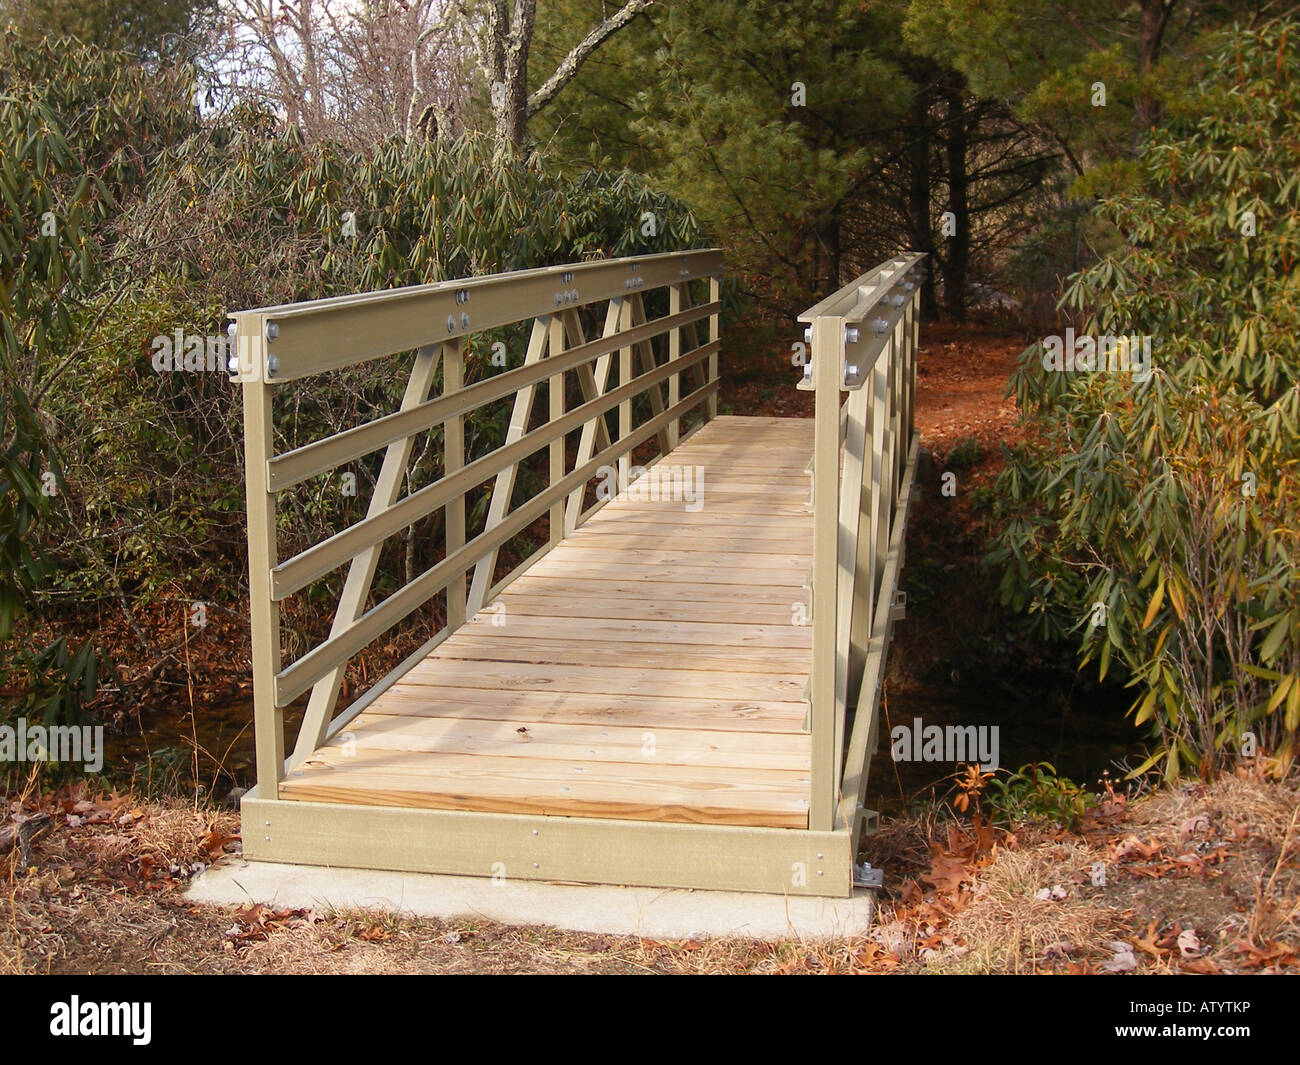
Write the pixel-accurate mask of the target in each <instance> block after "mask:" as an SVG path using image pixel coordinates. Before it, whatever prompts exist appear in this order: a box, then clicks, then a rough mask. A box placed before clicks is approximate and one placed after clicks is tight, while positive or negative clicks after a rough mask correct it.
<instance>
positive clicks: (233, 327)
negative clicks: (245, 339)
mask: <svg viewBox="0 0 1300 1065" xmlns="http://www.w3.org/2000/svg"><path fill="white" fill-rule="evenodd" d="M238 332H239V323H238V322H231V323H230V324H229V325H228V326H226V336H228V337H233V336H235V335H236V334H237V333H238Z"/></svg>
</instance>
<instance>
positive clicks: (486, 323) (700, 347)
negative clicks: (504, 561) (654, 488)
mask: <svg viewBox="0 0 1300 1065" xmlns="http://www.w3.org/2000/svg"><path fill="white" fill-rule="evenodd" d="M721 270H722V258H721V254H720V253H719V252H718V251H717V250H714V249H710V250H703V251H687V252H671V253H666V254H661V255H645V256H635V257H630V258H625V259H611V260H602V261H597V262H586V263H573V264H569V265H565V266H555V267H544V268H539V269H534V270H522V271H516V272H514V273H506V274H496V275H490V276H487V277H477V278H469V279H465V280H458V281H446V282H439V283H437V284H432V285H416V286H411V287H408V288H403V289H395V290H391V291H387V292H376V293H364V294H357V295H349V296H342V297H338V298H334V299H325V300H312V301H308V302H304V303H295V304H285V305H279V306H275V307H262V308H258V309H255V310H248V311H241V312H238V313H236V314H232V315H231V317H232V318H233V320H234V326H233V327H232V333H233V335H234V336H236V338H237V346H236V350H237V352H238V363H237V371H238V373H237V377H236V380H237V381H238V382H239V383H240V384H241V387H242V392H243V403H244V459H245V482H246V483H245V489H246V494H247V500H248V559H249V599H250V614H251V620H252V647H253V717H254V730H255V744H256V769H257V778H258V789H259V793H260V794H261V795H262V797H264V798H275V797H276V793H277V790H278V784H279V781H280V780H282V779H283V778H284V774H285V772H286V771H287V770H288V769H289V768H290V767H291V766H292V765H293V764H296V763H297V762H298V761H300V760H302V759H303V758H306V757H308V756H309V755H311V754H312V753H313V752H314V751H315V750H316V749H317V748H318V747H319V746H320V745H321V744H322V743H323V742H325V740H326V738H327V736H329V735H333V734H337V732H338V731H339V730H340V729H341V728H342V727H343V726H344V725H345V724H346V723H347V721H349V720H351V719H352V718H353V717H355V715H356V714H358V713H360V712H361V710H362V709H364V708H365V706H366V705H368V704H369V701H370V700H371V699H373V698H374V697H376V696H377V694H378V693H379V692H382V691H383V690H385V689H386V688H387V687H389V686H390V685H391V684H392V683H393V682H394V681H395V680H396V679H397V678H398V677H399V676H400V675H401V674H402V673H404V672H406V671H407V670H409V669H410V668H411V667H413V666H414V665H415V664H416V663H417V662H419V661H420V660H421V659H422V658H423V657H424V655H425V654H427V653H428V651H430V650H432V648H433V647H435V646H437V644H438V643H440V642H441V641H442V640H444V639H446V638H447V636H449V635H451V633H453V632H454V631H456V629H457V628H459V627H460V626H461V625H462V624H464V622H465V620H466V618H467V617H468V616H472V615H473V614H474V613H476V612H477V611H478V610H481V609H482V608H483V606H485V605H486V603H487V602H489V601H490V600H491V598H492V597H493V596H494V595H496V594H497V593H498V592H499V591H500V589H501V588H503V587H504V586H505V585H506V584H507V583H508V582H509V581H510V580H511V579H513V577H514V576H516V575H517V574H519V573H520V572H522V571H523V570H524V569H526V568H527V567H528V566H530V565H531V564H532V563H533V562H535V561H536V560H537V558H538V557H540V556H541V555H542V554H544V553H545V550H546V549H549V547H551V546H554V544H556V543H558V542H559V541H560V540H561V539H562V538H563V537H564V536H566V535H568V534H569V533H571V532H572V531H573V530H574V529H575V528H577V527H578V526H580V525H581V524H583V522H585V521H586V520H587V518H589V517H590V515H591V514H592V513H594V512H595V511H596V510H597V509H599V507H600V506H602V505H603V500H601V501H598V502H596V503H595V504H594V505H592V506H591V507H588V508H586V509H585V510H584V509H583V503H584V497H585V493H586V491H587V488H588V485H589V482H590V481H591V479H592V478H593V477H595V476H597V475H598V472H599V470H600V469H601V468H602V467H605V466H609V465H612V464H615V463H617V464H619V466H620V467H621V470H620V472H621V473H623V474H624V475H626V467H627V465H628V463H629V456H630V454H631V452H632V450H633V449H634V448H637V447H640V446H641V445H643V444H645V443H647V442H648V441H650V440H653V439H656V438H657V439H658V441H659V449H660V457H662V456H663V455H664V454H666V453H667V452H668V451H670V450H671V449H672V448H673V447H675V446H676V445H677V443H678V442H679V441H680V440H681V439H682V438H683V434H682V426H683V418H684V417H685V416H686V415H688V414H690V413H691V412H693V411H696V410H697V409H699V410H700V413H701V415H702V418H703V420H704V421H707V420H709V419H711V418H713V417H716V415H717V397H718V386H719V381H718V352H719V348H720V339H719V316H720V313H721V301H720V277H721ZM693 282H697V283H704V282H707V285H708V297H707V299H706V300H702V301H698V302H697V301H694V300H693V298H692V291H691V286H692V283H693ZM659 288H666V289H667V290H668V313H667V314H666V315H664V316H662V317H658V318H655V319H651V320H647V318H646V308H645V301H644V293H645V292H646V291H647V290H654V289H659ZM595 304H605V305H606V306H605V312H606V313H605V319H604V321H605V326H604V332H603V333H602V335H601V336H599V337H595V338H593V339H590V340H589V339H587V337H586V336H585V335H584V333H583V326H582V320H581V318H580V317H579V315H578V311H579V310H580V309H582V308H587V307H592V306H593V305H595ZM529 320H531V321H532V330H531V337H530V339H529V342H528V349H527V352H526V355H525V359H524V364H523V365H522V366H519V367H516V368H514V369H509V370H503V371H502V372H500V373H497V374H494V375H492V376H489V377H485V378H483V379H482V380H479V381H475V382H472V383H470V384H466V383H465V382H464V371H465V338H466V337H467V336H469V335H471V334H473V333H478V332H482V331H486V330H491V329H498V328H501V327H504V326H509V325H514V324H517V323H521V322H527V321H529ZM705 321H707V323H708V336H707V339H706V340H704V341H703V342H701V340H700V338H699V336H698V334H697V333H696V326H697V325H698V324H699V323H702V322H705ZM684 334H685V335H686V337H687V339H688V340H689V344H686V345H684V344H683V335H684ZM659 338H666V343H663V344H661V345H660V350H659V351H656V350H655V345H654V341H656V340H658V339H659ZM411 350H416V358H415V362H414V366H413V368H412V370H411V374H410V379H409V380H408V382H407V386H406V391H405V395H404V396H403V399H402V402H401V405H400V407H399V409H398V410H396V411H394V412H391V413H386V414H382V415H379V416H378V417H375V418H372V419H371V420H369V421H366V422H364V423H362V424H361V425H356V426H352V427H350V428H347V429H345V430H343V431H341V432H338V433H335V434H333V435H331V436H329V437H326V438H324V439H321V440H316V441H312V442H311V443H308V444H304V445H302V446H299V447H294V448H292V449H290V450H287V451H284V452H283V453H281V454H276V453H275V448H274V439H275V434H274V424H275V416H276V411H275V399H276V396H277V394H278V393H279V392H280V391H281V386H283V385H284V384H286V383H288V382H302V381H305V380H306V379H307V378H310V377H312V376H313V375H316V374H319V373H323V372H325V371H329V370H336V369H341V368H344V367H348V366H355V365H358V364H360V363H362V362H365V361H367V360H370V359H377V358H382V357H384V356H388V355H393V354H395V353H401V352H406V351H411ZM615 355H617V358H615ZM439 364H441V365H442V367H443V389H442V394H441V395H439V396H437V397H436V398H430V397H429V392H430V391H431V389H432V386H433V384H434V381H435V378H436V371H437V368H438V366H439ZM692 370H693V371H694V375H693V376H694V378H695V381H694V384H693V385H689V386H688V388H686V389H683V388H682V382H683V375H684V374H686V373H687V372H688V371H692ZM570 374H572V375H574V378H576V383H577V385H578V390H579V391H580V393H581V402H580V403H578V404H576V405H575V406H573V407H572V408H571V409H566V390H565V384H566V381H569V380H573V379H574V378H569V376H568V375H570ZM543 384H544V385H545V386H546V391H547V396H548V404H547V410H546V411H545V414H546V417H545V419H544V420H542V421H541V423H540V424H537V425H532V422H533V420H534V409H533V408H534V393H535V391H536V389H537V387H538V386H540V385H543ZM300 387H302V386H300ZM665 388H666V390H667V395H666V396H665V393H664V389H665ZM511 396H513V397H514V409H513V413H512V416H511V419H510V425H509V429H508V431H507V432H506V434H505V439H504V440H503V441H502V442H501V444H500V445H498V446H497V447H495V448H494V449H493V450H491V451H489V452H488V453H487V454H485V455H481V456H478V457H477V458H474V459H473V460H472V461H468V462H467V461H466V455H465V442H464V426H465V418H466V416H467V415H468V414H470V413H472V412H473V411H474V410H477V409H479V408H481V407H483V406H484V405H485V404H488V403H492V402H494V401H497V400H501V399H506V398H509V397H511ZM642 397H648V399H649V415H648V417H642V419H641V423H640V424H634V423H635V421H636V411H635V409H634V407H633V401H634V400H641V399H642ZM614 411H617V412H618V418H617V421H618V427H617V430H614V429H613V428H612V427H611V426H610V425H609V424H608V418H607V416H608V415H609V414H611V413H612V412H614ZM701 424H702V423H701ZM439 426H441V427H442V428H443V431H444V434H445V454H444V462H443V467H442V475H441V476H440V477H439V478H438V479H437V480H435V481H434V482H433V483H431V484H428V485H425V486H423V487H421V488H419V489H417V490H415V491H412V492H410V494H408V495H405V496H403V495H402V494H401V491H402V486H403V484H404V482H405V478H406V473H407V468H408V466H409V463H410V460H411V456H412V452H413V445H414V439H415V437H416V436H417V435H418V434H419V433H422V432H425V431H427V430H431V429H435V428H437V427H439ZM697 428H698V426H697ZM579 430H581V439H580V442H579V444H578V451H577V455H576V457H575V458H574V459H573V460H572V463H571V468H570V461H569V458H568V456H567V454H566V451H565V438H566V436H567V435H568V434H569V433H573V432H577V431H579ZM380 449H383V451H384V455H383V460H382V463H381V465H380V469H379V473H378V476H377V477H376V480H375V487H374V491H373V493H372V495H371V499H370V502H369V506H368V508H367V512H366V515H365V516H364V517H363V518H361V519H359V520H357V521H355V522H354V523H352V524H351V525H349V526H348V527H347V528H345V529H342V530H341V531H339V532H337V533H335V534H334V535H332V536H329V537H327V538H326V539H324V540H322V541H320V542H318V543H314V544H311V545H309V546H308V547H306V548H305V549H304V550H302V551H300V552H299V553H298V554H296V555H294V556H293V557H291V558H287V559H284V560H280V559H278V545H277V540H276V528H277V496H279V495H280V494H281V493H283V492H285V491H287V490H289V489H290V488H292V487H294V486H295V485H299V484H301V483H303V482H304V481H306V480H308V479H309V478H311V477H314V476H317V475H320V474H323V473H328V472H329V471H330V470H333V469H336V468H338V467H339V466H342V465H344V464H346V463H349V462H352V461H354V460H356V459H358V458H361V457H363V456H365V455H368V454H373V453H375V452H377V451H379V450H380ZM543 450H545V451H547V452H548V454H549V464H548V470H547V477H546V483H545V487H544V488H543V489H541V490H540V491H537V492H535V493H534V494H533V495H532V496H531V497H530V498H529V499H528V500H526V501H524V502H523V503H521V504H520V505H518V506H515V507H514V508H513V509H512V508H511V503H512V496H513V494H514V488H515V482H516V473H517V471H518V468H519V464H520V463H521V462H523V461H525V460H526V459H528V458H529V457H530V456H532V455H534V454H537V453H539V452H541V451H543ZM488 481H492V482H493V488H492V495H491V499H490V504H489V507H488V512H487V517H486V519H485V522H484V526H483V528H482V529H481V531H479V532H478V533H477V535H475V536H473V537H472V538H469V539H467V537H466V532H467V530H466V494H467V493H468V492H470V491H471V490H473V489H474V488H475V487H477V486H478V485H481V484H484V483H485V482H488ZM438 510H442V511H443V512H444V514H445V517H446V521H445V526H446V543H445V551H444V552H443V555H442V557H441V558H440V559H439V560H438V561H436V562H435V563H434V564H433V565H431V566H429V567H428V568H426V569H425V570H424V571H423V572H421V573H418V574H415V575H414V576H413V578H412V579H411V580H409V581H407V582H406V583H404V584H402V585H401V586H400V587H399V588H398V589H397V590H395V591H393V592H392V593H390V594H389V595H388V596H387V597H386V598H384V599H382V600H380V601H379V602H377V603H374V604H373V605H370V604H369V599H370V593H371V588H372V585H373V582H374V579H375V576H376V571H377V568H378V562H379V552H380V550H381V548H382V547H383V545H384V543H385V542H387V541H388V540H389V539H390V538H391V537H393V536H394V535H396V534H398V533H401V532H402V531H403V530H405V529H407V528H409V527H410V526H411V525H412V524H414V523H415V522H417V521H419V520H420V519H421V518H424V517H426V516H428V515H430V514H432V513H435V512H436V511H438ZM548 515H549V518H550V536H549V542H548V544H547V547H546V548H544V549H543V550H542V551H538V552H536V553H534V554H533V555H532V556H530V557H529V558H528V559H526V560H525V561H523V562H521V563H519V564H518V565H516V566H515V567H514V568H513V569H512V570H511V571H510V572H509V573H508V574H507V575H506V576H505V577H502V578H501V579H499V580H496V581H495V582H494V570H495V569H496V559H497V553H498V551H499V549H500V548H501V547H503V546H504V545H505V544H507V543H508V542H509V541H510V539H511V538H513V537H515V536H518V535H519V534H520V533H521V532H523V531H525V530H526V529H527V528H528V527H529V526H531V525H532V524H533V523H534V522H536V521H537V520H538V519H540V518H542V517H545V516H548ZM345 565H346V566H347V575H346V578H345V580H344V582H343V587H342V591H341V594H340V597H339V602H338V606H337V609H336V610H335V614H334V619H333V623H332V627H331V630H330V634H329V636H328V638H326V639H325V640H323V641H322V642H320V643H318V644H316V645H315V646H313V647H310V648H308V649H306V650H305V651H304V652H303V653H302V654H300V655H299V657H298V658H297V659H296V660H295V661H293V662H292V663H290V664H288V665H285V664H284V662H283V649H282V643H281V631H280V609H281V607H280V604H281V603H282V602H283V601H285V600H286V599H287V598H289V597H290V596H292V595H294V594H295V593H298V592H301V591H302V590H303V589H304V588H307V587H309V586H310V585H311V584H313V583H314V582H315V581H317V580H319V579H320V578H321V577H322V576H324V575H326V574H328V573H330V572H332V571H334V570H337V569H339V568H340V567H343V566H345ZM471 574H472V578H470V575H471ZM467 579H468V584H467ZM444 591H445V592H446V596H447V623H446V625H444V626H443V627H442V628H441V629H440V630H439V631H438V632H437V633H435V634H434V635H433V636H432V638H431V639H429V640H428V641H427V642H426V643H425V644H424V646H423V647H421V648H420V649H419V650H418V651H417V652H416V653H415V654H412V655H410V656H408V657H407V658H406V659H405V660H404V661H403V662H402V663H401V664H400V665H399V666H397V668H396V669H394V670H392V671H390V672H389V673H388V674H387V675H386V676H384V677H383V678H381V679H380V680H379V681H378V682H377V683H376V684H374V685H372V686H371V688H370V690H369V691H368V692H367V693H366V694H365V695H363V696H362V697H361V698H359V699H357V700H355V701H354V702H353V703H352V704H351V705H350V706H348V707H346V708H345V709H343V710H342V711H339V712H336V711H337V704H338V701H339V695H340V689H341V685H342V681H343V678H344V673H345V670H346V669H347V666H348V663H349V662H350V661H351V659H352V658H353V656H355V655H356V654H357V653H358V652H359V651H361V650H362V649H364V648H365V647H366V646H367V645H368V644H370V643H372V642H373V641H374V640H375V639H377V638H378V637H380V636H381V635H383V634H384V633H385V632H387V631H389V630H390V629H391V628H392V627H393V626H394V625H397V624H399V623H400V622H401V621H402V620H403V619H404V618H406V617H409V616H410V614H411V613H412V612H413V611H415V610H416V609H418V608H419V607H420V606H422V605H423V604H425V603H427V602H428V601H429V600H430V599H432V598H433V597H434V596H436V595H439V594H441V593H443V592H444ZM308 690H310V692H311V695H310V698H309V699H308V703H307V709H306V713H305V715H304V719H303V722H302V725H301V727H300V729H299V732H298V736H297V739H296V743H295V746H294V749H293V753H292V755H291V756H290V758H289V759H288V760H286V758H285V735H284V720H283V709H284V707H286V706H288V705H289V704H290V703H291V702H293V700H294V699H296V698H297V697H298V696H299V695H301V694H303V693H304V692H306V691H308Z"/></svg>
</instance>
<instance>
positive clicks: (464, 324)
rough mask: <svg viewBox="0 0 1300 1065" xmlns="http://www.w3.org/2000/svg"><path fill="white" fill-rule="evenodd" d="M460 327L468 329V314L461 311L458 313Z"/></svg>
mask: <svg viewBox="0 0 1300 1065" xmlns="http://www.w3.org/2000/svg"><path fill="white" fill-rule="evenodd" d="M460 327H461V328H462V329H468V328H469V312H468V311H461V312H460Z"/></svg>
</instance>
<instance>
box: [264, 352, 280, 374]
mask: <svg viewBox="0 0 1300 1065" xmlns="http://www.w3.org/2000/svg"><path fill="white" fill-rule="evenodd" d="M279 368H280V360H279V359H277V358H276V357H275V356H274V355H268V356H267V357H266V373H267V376H270V375H271V374H273V373H275V372H276V370H278V369H279Z"/></svg>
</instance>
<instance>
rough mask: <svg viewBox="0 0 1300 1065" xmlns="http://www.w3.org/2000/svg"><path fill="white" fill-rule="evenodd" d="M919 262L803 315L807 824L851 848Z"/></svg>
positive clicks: (888, 617)
mask: <svg viewBox="0 0 1300 1065" xmlns="http://www.w3.org/2000/svg"><path fill="white" fill-rule="evenodd" d="M922 258H923V256H922V255H920V254H912V255H905V256H902V257H900V258H896V259H893V260H891V261H889V262H886V263H883V264H881V265H880V266H878V267H876V268H875V269H874V270H871V271H869V272H868V273H866V274H864V275H862V276H861V277H859V278H858V279H857V280H856V281H852V282H850V283H849V284H847V285H845V286H844V287H843V288H841V289H840V290H839V291H838V292H836V293H835V294H834V295H832V296H830V297H828V298H827V299H825V300H822V302H820V303H818V304H817V305H816V306H815V307H812V308H810V309H809V310H808V311H806V312H805V313H804V314H802V315H800V317H799V321H800V322H805V323H807V324H808V329H807V331H806V333H805V338H806V340H807V341H808V343H809V344H810V345H811V357H810V359H809V361H808V363H807V365H806V366H805V370H804V374H805V376H804V380H803V381H801V382H800V386H799V387H800V388H804V389H809V390H811V391H812V392H813V393H814V397H815V405H816V410H815V415H814V418H815V426H814V445H813V461H812V464H811V467H810V468H811V472H812V478H813V564H812V574H811V582H810V583H811V586H812V626H813V641H812V644H813V661H812V671H811V676H810V678H809V703H810V705H809V728H810V731H811V733H812V748H813V756H812V778H811V780H812V796H811V803H810V815H809V827H810V828H812V829H814V830H823V831H826V830H840V829H845V828H847V829H848V830H849V831H850V832H851V833H852V837H853V841H854V846H855V847H856V842H857V838H858V834H859V832H860V830H861V827H862V822H863V819H864V815H865V814H866V813H867V811H865V810H864V809H863V800H864V799H865V796H866V786H867V771H868V768H869V764H870V760H871V753H872V752H873V751H874V750H875V746H876V726H877V711H878V704H879V699H880V685H881V680H882V678H883V672H884V663H885V655H886V651H887V649H888V646H889V638H890V633H891V628H892V624H893V621H894V619H895V618H896V617H897V616H899V615H900V613H901V609H902V604H901V603H900V602H899V601H898V592H897V589H898V576H899V572H900V570H901V568H902V564H903V534H904V529H905V526H906V519H907V508H908V501H909V496H910V492H911V486H912V475H913V470H914V465H915V461H916V452H917V441H916V436H915V433H914V427H913V414H914V408H915V396H916V347H917V340H918V328H919V321H918V307H919V302H920V288H919V286H918V284H917V278H918V276H919V271H920V270H921V269H922V267H921V265H920V263H921V259H922ZM842 397H843V401H842V402H841V399H842ZM850 709H852V710H853V711H854V715H853V727H852V733H851V735H850V736H849V737H848V744H847V747H846V745H845V731H846V726H847V720H848V712H849V710H850Z"/></svg>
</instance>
